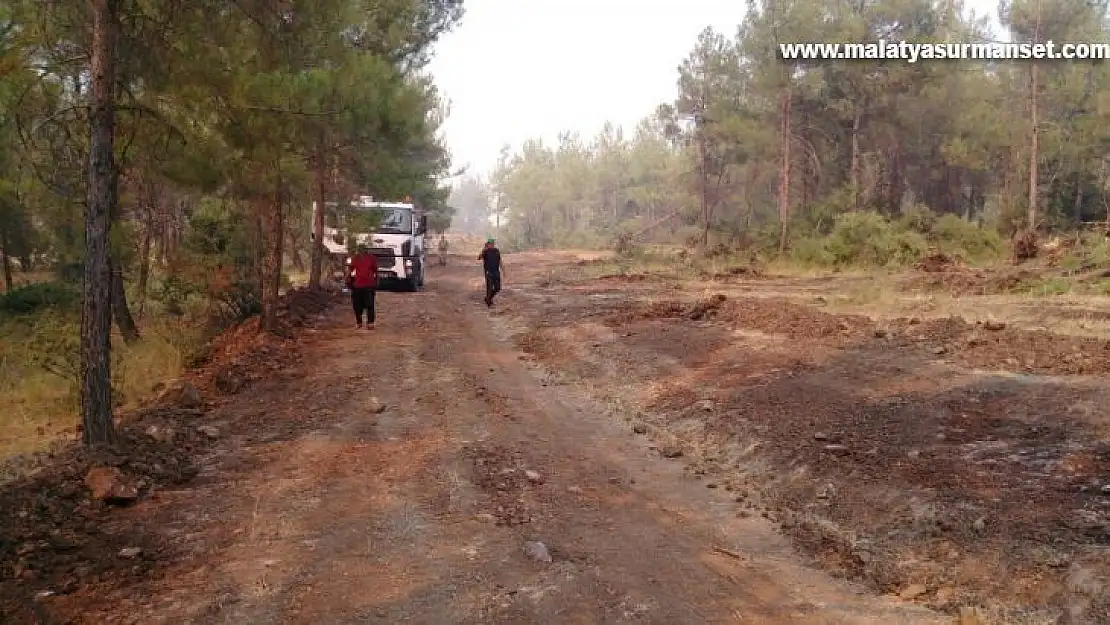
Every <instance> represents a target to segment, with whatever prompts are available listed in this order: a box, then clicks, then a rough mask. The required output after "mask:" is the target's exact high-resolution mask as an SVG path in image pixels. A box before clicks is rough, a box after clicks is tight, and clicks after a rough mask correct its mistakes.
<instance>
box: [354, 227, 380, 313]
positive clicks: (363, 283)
mask: <svg viewBox="0 0 1110 625" xmlns="http://www.w3.org/2000/svg"><path fill="white" fill-rule="evenodd" d="M347 286H348V287H350V289H351V305H352V306H353V307H354V309H355V323H356V326H355V327H357V328H360V329H361V328H362V327H363V325H362V316H363V313H366V329H367V330H373V329H374V321H375V318H376V316H377V314H376V312H375V310H374V295H375V293H374V291H375V289H376V288H377V286H378V259H376V258H374V256H373V255H371V254H370V253H369V251H368V250H367V248H366V246H365V245H360V246H358V251H357V252H356V253H355V255H354V257H353V258H351V263H350V264H349V265H348V266H347Z"/></svg>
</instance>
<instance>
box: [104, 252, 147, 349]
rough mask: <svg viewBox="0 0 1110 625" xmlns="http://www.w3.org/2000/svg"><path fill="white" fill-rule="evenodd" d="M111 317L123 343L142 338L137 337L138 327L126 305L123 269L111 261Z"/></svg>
mask: <svg viewBox="0 0 1110 625" xmlns="http://www.w3.org/2000/svg"><path fill="white" fill-rule="evenodd" d="M111 271H112V285H111V286H112V316H113V317H115V320H116V327H117V328H119V332H120V335H121V336H123V340H124V342H125V343H134V342H135V341H138V340H139V339H140V338H142V337H141V336H140V335H139V326H137V325H136V324H135V317H133V316H132V315H131V308H130V307H129V306H128V305H127V290H126V289H124V284H123V269H122V268H121V267H120V266H119V263H118V262H115V261H112V263H111Z"/></svg>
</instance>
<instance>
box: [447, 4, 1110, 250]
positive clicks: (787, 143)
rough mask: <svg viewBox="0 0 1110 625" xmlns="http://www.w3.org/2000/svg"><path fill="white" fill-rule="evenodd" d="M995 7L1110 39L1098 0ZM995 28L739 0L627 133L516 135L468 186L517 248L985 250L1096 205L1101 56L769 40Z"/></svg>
mask: <svg viewBox="0 0 1110 625" xmlns="http://www.w3.org/2000/svg"><path fill="white" fill-rule="evenodd" d="M997 17H998V18H999V21H1000V23H1001V25H1002V27H1003V28H1004V29H1005V33H1004V34H1005V35H1008V40H1010V41H1014V42H1045V41H1048V40H1052V41H1055V42H1057V43H1058V44H1060V43H1064V42H1108V41H1110V36H1108V35H1110V30H1108V22H1107V14H1106V3H1105V2H1088V1H1087V0H1007V1H1004V2H1001V3H1000V5H999V11H998V15H997ZM999 36H1000V35H999V33H994V32H991V30H990V29H989V27H988V20H987V19H986V16H983V17H979V18H975V19H972V18H971V17H969V16H968V15H967V12H966V11H965V10H964V6H963V5H962V3H961V2H960V1H959V0H954V1H943V2H942V1H939V0H871V1H866V2H854V3H845V2H841V3H828V2H821V1H819V0H789V1H787V2H782V1H779V0H753V1H752V2H751V3H750V5H749V10H748V13H747V16H746V18H745V20H744V22H743V23H742V24H740V25H739V27H738V29H737V31H736V33H735V34H734V35H731V36H730V35H729V34H723V33H719V32H715V31H713V30H712V29H707V30H705V31H704V32H703V33H702V34H701V36H700V37H699V38H698V40H697V42H696V45H695V46H694V49H693V50H692V51H691V53H690V54H689V57H688V58H687V59H686V60H685V61H684V62H683V63H682V65H681V67H680V68H679V69H678V81H677V87H678V93H677V97H676V98H675V100H674V101H673V102H668V103H663V104H661V105H660V106H659V108H658V110H657V112H656V114H654V115H652V116H650V117H649V118H647V119H645V120H643V121H642V123H640V125H639V126H638V127H637V128H635V130H634V131H633V132H631V133H625V132H623V131H622V130H621V129H618V128H615V127H613V126H607V127H606V128H605V129H604V130H603V131H602V132H601V133H600V134H598V135H597V136H595V137H589V138H584V137H582V136H579V135H576V134H572V133H566V134H564V135H562V136H561V137H560V138H559V140H558V142H557V144H556V145H550V144H545V143H544V142H543V141H541V140H531V141H528V142H526V143H525V144H524V145H523V146H521V147H520V149H519V150H517V151H516V152H515V153H510V152H508V151H506V152H505V153H504V154H503V156H502V159H501V162H500V164H499V166H498V167H497V168H496V171H495V172H494V173H493V174H492V175H491V176H490V178H489V180H488V181H484V182H483V181H478V180H471V181H469V182H468V183H467V184H469V185H470V186H471V187H474V186H478V187H482V188H483V189H484V192H485V193H486V194H487V195H488V197H489V202H488V204H489V206H490V207H491V209H492V210H495V211H497V210H499V211H501V215H502V221H503V224H504V228H503V232H502V234H501V238H502V239H503V240H504V241H505V242H506V244H507V245H510V246H512V247H516V248H528V247H546V246H553V247H567V246H587V247H603V246H604V247H609V246H614V245H615V246H617V247H618V248H621V249H623V250H626V251H631V250H632V249H633V248H635V247H636V246H637V245H639V244H641V243H667V244H679V245H693V246H697V247H701V248H703V249H707V250H710V251H713V250H716V251H718V252H736V251H739V250H745V251H747V250H750V251H753V252H755V253H757V254H759V255H762V256H765V257H768V258H772V257H773V258H785V259H789V260H791V261H797V262H803V263H807V264H813V265H822V266H829V265H841V264H865V265H891V264H894V265H897V264H906V263H910V262H913V261H915V260H917V259H919V258H921V257H922V256H924V255H926V254H928V253H930V250H931V249H934V250H935V249H937V248H939V249H940V250H941V251H944V252H945V253H950V254H954V255H956V256H962V257H963V258H964V260H967V261H972V262H974V261H982V260H985V259H993V258H998V257H1001V256H1004V255H1006V254H1008V253H1010V247H1011V246H1010V245H1009V239H1011V238H1013V237H1014V235H1015V234H1018V233H1021V234H1022V236H1021V237H1018V239H1020V240H1027V236H1028V235H1026V234H1025V232H1026V231H1028V230H1031V231H1033V232H1035V233H1037V235H1038V236H1040V238H1041V240H1042V241H1043V240H1044V239H1045V237H1046V235H1048V234H1049V233H1060V232H1070V233H1074V232H1076V231H1078V230H1080V229H1083V228H1085V227H1086V226H1085V225H1084V224H1088V225H1089V224H1090V223H1091V222H1104V221H1105V220H1106V217H1107V214H1108V211H1110V202H1108V200H1110V196H1108V193H1110V159H1108V156H1110V153H1108V150H1107V148H1108V146H1110V124H1107V123H1106V121H1107V119H1108V116H1110V65H1108V64H1107V63H1106V62H1104V61H998V62H978V61H971V60H966V61H964V60H961V61H933V62H929V61H919V62H917V63H914V64H910V63H906V62H903V61H869V60H859V61H821V62H806V61H798V62H789V63H788V62H784V61H783V60H782V59H781V57H780V56H779V55H778V53H777V49H778V48H777V44H778V43H780V42H801V41H805V42H809V41H813V42H869V41H871V42H874V41H878V40H880V39H882V40H885V41H888V42H897V41H902V40H907V41H914V42H968V43H976V42H988V41H994V40H995V39H994V38H995V37H999ZM661 71H662V68H661ZM471 193H473V192H471ZM457 205H458V204H457ZM467 206H469V204H467ZM460 208H461V206H460ZM1101 234H1102V233H1101V232H1100V233H1099V236H1094V237H1090V236H1088V238H1089V239H1090V240H1091V241H1094V242H1093V243H1092V244H1097V245H1102V243H1101V241H1102V237H1101ZM1096 239H1097V241H1095V240H1096Z"/></svg>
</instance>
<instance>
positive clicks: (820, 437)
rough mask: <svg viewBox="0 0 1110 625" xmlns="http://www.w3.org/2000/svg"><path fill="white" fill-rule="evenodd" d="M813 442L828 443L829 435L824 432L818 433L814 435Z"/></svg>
mask: <svg viewBox="0 0 1110 625" xmlns="http://www.w3.org/2000/svg"><path fill="white" fill-rule="evenodd" d="M813 440H815V441H827V440H829V435H828V434H825V433H824V432H816V433H814V435H813Z"/></svg>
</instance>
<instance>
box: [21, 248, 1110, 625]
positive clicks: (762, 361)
mask: <svg viewBox="0 0 1110 625" xmlns="http://www.w3.org/2000/svg"><path fill="white" fill-rule="evenodd" d="M506 264H507V275H506V279H505V284H506V290H505V292H504V294H503V295H502V296H501V298H500V300H499V302H498V306H497V307H496V308H495V309H494V310H493V311H489V310H487V309H486V308H485V307H484V306H483V305H482V303H481V284H480V281H479V280H478V271H477V267H476V266H475V265H476V263H474V262H471V261H470V259H460V258H453V259H452V263H451V265H450V266H448V267H447V268H445V269H443V268H438V267H436V268H435V272H434V273H432V274H431V275H430V276H429V283H428V285H429V286H428V289H427V290H426V291H425V292H423V293H416V294H404V293H396V294H394V293H383V294H381V296H380V298H379V301H380V320H379V328H378V330H377V331H376V332H374V333H369V332H356V331H355V330H353V329H352V328H351V327H350V326H351V323H350V322H351V319H350V315H349V313H348V311H347V309H346V307H345V306H344V305H343V304H342V302H336V304H335V305H334V306H332V307H331V308H330V309H329V310H328V311H327V312H326V313H325V314H324V315H322V316H319V317H309V324H308V326H307V327H304V328H302V329H301V330H299V331H298V333H297V335H296V338H295V339H291V340H289V341H285V342H269V343H261V344H254V345H252V346H251V347H250V349H249V350H247V351H246V352H245V353H244V355H243V356H242V357H241V358H238V359H225V360H221V359H220V358H219V357H217V360H216V363H214V364H213V365H212V367H211V368H210V370H209V371H206V372H201V373H199V374H198V378H197V382H198V385H199V386H200V387H201V388H202V390H203V391H204V392H205V402H204V405H203V406H198V407H195V408H180V407H176V406H166V407H161V408H152V409H151V410H148V411H146V412H145V413H143V414H141V415H138V416H136V418H135V420H134V421H132V422H131V425H129V426H128V431H129V432H131V436H132V437H133V439H134V443H135V445H136V448H137V449H139V450H140V452H139V453H137V454H135V455H134V456H133V457H131V458H120V459H111V458H104V457H102V456H98V457H95V458H92V457H85V456H83V455H82V456H79V457H78V458H76V459H72V458H68V457H67V458H66V459H67V460H68V461H69V463H70V466H71V467H73V468H72V469H70V470H69V471H59V470H57V469H56V468H52V467H50V466H49V465H48V466H46V467H44V468H43V469H42V470H41V472H40V473H39V474H38V475H36V476H34V477H32V478H31V479H30V480H29V481H25V482H22V483H17V484H13V485H9V486H8V487H7V489H6V490H5V492H4V493H3V494H2V495H0V510H2V512H0V515H2V518H0V522H2V525H0V531H2V532H3V534H2V535H0V536H2V538H3V540H2V542H0V548H2V551H0V556H2V558H3V560H2V562H3V563H4V564H5V565H7V568H8V571H9V576H8V579H9V581H10V583H9V581H6V582H5V584H4V585H3V588H4V590H3V591H2V595H0V598H2V599H3V600H4V601H5V603H4V604H3V612H0V616H3V617H5V618H6V619H10V620H12V622H33V621H31V620H30V619H32V618H33V615H35V614H37V615H38V618H39V619H40V622H74V623H190V622H193V623H248V622H249V623H265V622H282V623H286V622H288V623H355V622H381V623H396V622H415V623H479V622H481V623H490V622H503V623H615V622H645V623H661V624H662V623H668V624H670V623H725V622H736V623H946V622H951V620H952V618H953V616H952V615H954V614H956V613H957V612H958V610H959V608H961V607H964V606H969V605H981V606H984V607H985V608H986V609H985V610H984V611H983V613H982V615H983V616H984V617H986V618H987V619H989V620H994V621H996V622H1014V623H1018V622H1030V623H1033V622H1046V623H1047V622H1055V621H1056V619H1057V618H1059V617H1060V616H1061V615H1067V618H1069V619H1071V621H1070V622H1073V623H1104V622H1108V621H1110V611H1108V610H1110V601H1108V595H1107V588H1108V586H1107V569H1108V568H1110V557H1108V555H1110V554H1108V553H1107V546H1108V543H1110V521H1108V513H1110V489H1108V488H1105V487H1106V485H1107V482H1108V481H1110V443H1108V438H1107V435H1108V432H1110V427H1108V425H1110V420H1108V419H1107V418H1106V416H1105V411H1104V408H1103V407H1104V406H1106V405H1110V404H1107V401H1106V400H1107V396H1106V395H1107V385H1106V382H1105V374H1106V373H1107V372H1108V371H1110V349H1108V347H1107V343H1106V341H1105V340H1103V339H1100V338H1097V337H1094V336H1086V337H1083V336H1064V335H1059V334H1053V333H1052V332H1050V331H1047V330H1040V331H1031V330H1024V329H1021V328H1020V327H1018V326H1019V325H1020V324H1021V323H1024V322H1025V321H1024V320H1023V319H1021V318H1018V317H1017V316H1016V315H1012V316H1011V317H1006V315H1004V314H1000V313H1002V312H1004V308H1003V307H1001V306H999V305H998V303H997V300H993V301H994V303H993V304H992V305H991V306H990V307H989V308H985V309H983V314H982V316H981V317H980V318H977V317H976V316H975V315H974V314H972V313H971V312H969V311H973V310H974V307H971V308H967V310H965V314H966V315H967V316H968V317H969V321H967V322H965V321H961V320H958V319H949V318H943V319H932V318H930V310H932V311H933V314H936V312H937V311H941V312H944V313H947V312H950V311H949V310H946V308H947V307H949V306H951V305H953V301H954V300H952V298H951V297H950V296H945V297H943V298H938V297H936V296H934V295H928V294H925V295H922V294H920V293H909V292H907V294H906V295H905V297H904V298H903V297H898V298H895V300H896V301H885V300H884V299H883V298H882V297H878V296H875V297H872V298H871V299H870V300H868V299H867V295H866V294H867V282H866V280H867V279H860V278H851V277H843V278H836V279H828V278H823V279H813V280H800V279H780V278H765V277H744V276H718V277H716V278H714V279H712V280H705V281H701V282H697V281H691V280H676V279H671V278H665V277H659V276H655V275H649V274H636V273H627V272H626V273H617V272H614V271H612V267H611V265H610V264H609V263H608V261H598V260H592V259H590V258H589V257H587V256H586V255H582V254H574V253H569V252H568V253H553V252H547V253H542V254H522V255H514V256H511V257H509V258H507V260H506ZM605 274H609V275H605ZM907 288H908V287H907ZM876 290H878V289H877V287H876ZM883 292H884V293H885V292H886V291H883ZM845 294H848V295H847V296H845ZM983 297H990V296H983ZM922 298H932V301H934V305H933V306H932V308H930V307H929V306H920V305H918V306H917V310H919V312H917V313H915V314H916V317H915V318H904V319H897V318H895V317H893V316H891V315H886V314H882V313H883V312H884V311H886V312H895V313H898V312H900V311H901V309H902V308H903V307H905V308H910V309H912V308H913V307H914V302H919V301H921V300H922ZM880 300H883V301H880ZM959 305H960V306H970V305H971V302H968V301H961V302H959ZM853 307H855V308H857V309H860V310H858V311H857V312H861V313H862V312H870V313H871V314H872V315H873V316H874V317H876V318H872V317H871V316H867V315H863V314H848V312H849V309H852V308H853ZM868 308H870V310H867V309H868ZM834 310H835V311H836V312H832V311H834ZM1005 310H1010V309H1005ZM988 312H989V313H990V314H991V315H993V316H992V317H989V316H988V315H987V314H986V313H988ZM1061 319H1063V317H1061ZM1003 320H1004V321H1003ZM976 321H982V322H983V323H976ZM233 339H234V337H231V338H229V339H228V342H227V345H226V348H225V351H226V352H227V353H232V352H236V351H237V350H238V351H241V347H240V346H237V345H236V344H235V341H234V340H233ZM244 340H246V339H244ZM208 374H211V375H208ZM202 426H210V427H202ZM198 427H202V429H200V430H198ZM212 428H215V429H212ZM167 432H168V433H167ZM74 460H76V462H75V461H74ZM93 462H96V463H98V464H104V463H109V464H112V463H114V464H118V465H119V466H120V468H121V469H122V470H124V471H125V472H126V473H129V474H133V475H137V476H140V477H144V478H146V479H148V481H149V482H150V483H151V487H150V489H149V494H148V495H146V496H145V497H143V498H142V499H141V500H140V501H139V503H138V504H136V505H134V506H132V507H128V508H104V507H102V506H101V505H100V504H92V503H90V502H89V498H88V494H87V492H86V491H85V489H84V487H83V486H81V479H82V478H83V477H84V471H85V468H86V466H88V464H89V463H93ZM534 542H538V543H542V545H543V548H542V549H540V548H538V547H537V546H536V545H534V544H533V543H534ZM128 548H138V549H140V550H141V551H140V552H139V553H138V554H136V553H135V552H134V551H133V550H131V551H124V550H127V549H128ZM543 551H546V552H547V556H549V557H544V556H543V553H541V552H543ZM548 560H550V561H548ZM36 596H37V597H36ZM0 620H3V619H0ZM5 622H7V621H6V620H5ZM966 622H974V621H966Z"/></svg>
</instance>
